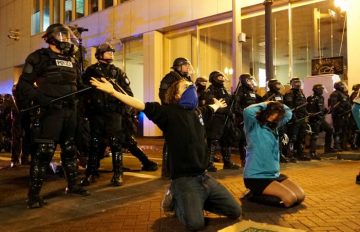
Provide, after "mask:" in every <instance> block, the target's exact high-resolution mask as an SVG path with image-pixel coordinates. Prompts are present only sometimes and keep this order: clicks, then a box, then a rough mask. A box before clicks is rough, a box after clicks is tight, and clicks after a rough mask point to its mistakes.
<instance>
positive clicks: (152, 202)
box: [0, 139, 360, 232]
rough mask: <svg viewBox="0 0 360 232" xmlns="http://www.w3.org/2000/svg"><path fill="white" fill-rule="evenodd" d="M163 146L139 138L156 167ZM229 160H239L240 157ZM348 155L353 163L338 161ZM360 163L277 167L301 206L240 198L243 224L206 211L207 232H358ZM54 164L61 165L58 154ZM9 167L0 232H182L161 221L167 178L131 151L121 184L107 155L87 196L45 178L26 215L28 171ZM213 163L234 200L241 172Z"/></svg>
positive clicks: (0, 201) (0, 186)
mask: <svg viewBox="0 0 360 232" xmlns="http://www.w3.org/2000/svg"><path fill="white" fill-rule="evenodd" d="M162 143H163V141H162V140H161V139H139V144H140V145H141V147H142V148H143V149H144V151H145V152H146V153H147V154H148V155H149V157H150V158H151V159H152V160H154V161H156V162H157V163H158V164H160V165H161V151H162ZM347 154H350V155H351V156H348V155H347ZM233 156H234V160H235V161H236V162H239V159H238V155H236V154H234V155H233ZM347 157H352V160H343V159H339V158H347ZM354 157H355V159H354ZM359 158H360V153H359V151H356V152H347V153H346V154H345V153H340V154H334V155H332V156H327V157H325V158H323V159H322V160H321V161H310V162H306V161H304V162H298V163H290V164H282V165H281V168H282V173H284V174H286V175H288V176H289V177H290V179H291V180H293V181H295V182H296V183H298V184H299V185H300V186H302V187H303V188H304V190H305V193H306V199H305V201H304V202H303V203H302V204H301V205H298V206H295V207H293V208H290V209H284V208H274V207H270V206H263V205H259V204H256V203H252V202H246V201H241V204H242V208H243V215H242V218H241V219H240V220H235V221H234V220H230V219H227V218H225V217H220V216H218V215H214V214H211V213H208V212H205V216H206V219H207V227H206V228H205V229H204V231H218V230H222V231H284V232H285V231H293V230H290V229H297V230H303V231H360V185H357V184H355V177H356V175H357V174H358V173H359V171H360V161H359ZM55 160H56V161H58V160H59V154H58V153H57V154H56V155H55ZM9 163H10V154H9V153H0V232H7V231H39V232H43V231H49V232H50V231H51V232H53V231H59V232H60V231H61V232H64V231H71V232H73V231H75V232H77V231H86V232H93V231H95V232H96V231H105V232H111V231H121V232H127V231H134V232H135V231H161V232H168V231H169V232H172V231H186V230H185V227H184V226H183V225H182V224H180V223H179V222H178V220H177V219H176V218H175V217H174V216H166V215H165V214H164V212H162V210H161V207H160V205H161V200H162V197H163V195H164V192H165V191H166V189H167V188H168V186H169V182H168V180H166V179H164V178H161V174H160V169H161V168H159V170H158V171H155V172H144V171H141V166H140V163H139V162H138V161H137V160H136V158H134V157H132V156H131V155H130V154H126V155H125V159H124V165H125V166H126V167H127V168H128V170H127V171H126V172H125V177H124V181H125V184H124V185H123V186H121V187H113V186H111V185H110V179H111V176H112V173H111V157H108V158H105V159H104V160H102V163H101V169H100V171H101V173H100V178H99V179H98V180H97V182H96V183H94V184H93V185H91V186H89V187H88V189H89V190H90V191H91V195H90V196H88V197H79V196H68V195H65V194H64V189H65V187H66V182H65V180H64V178H63V177H61V176H60V175H54V174H51V173H49V174H48V176H47V180H46V182H45V183H44V186H43V189H42V195H43V196H44V198H45V199H46V200H47V202H48V204H47V205H46V206H45V207H44V208H41V209H31V210H30V209H27V208H26V194H27V185H28V172H29V166H18V167H16V168H10V167H9ZM216 166H217V167H218V168H219V169H220V170H219V171H218V172H217V173H211V174H210V175H212V176H214V177H215V178H216V179H218V180H219V181H220V182H221V183H223V184H224V185H225V186H226V187H227V188H228V189H229V190H230V191H231V193H232V194H233V195H234V196H235V197H236V198H237V199H239V198H240V197H241V196H242V195H243V193H244V192H245V190H246V189H245V187H244V184H243V181H242V170H240V171H239V170H235V171H233V170H222V165H221V164H220V163H217V164H216ZM79 173H80V174H79V176H82V175H83V173H84V169H83V168H80V170H79ZM237 225H238V227H236V226H237ZM260 225H261V226H260ZM231 226H232V227H231ZM239 226H240V227H241V228H242V229H239V228H240V227H239ZM233 228H237V229H233ZM244 228H246V229H244Z"/></svg>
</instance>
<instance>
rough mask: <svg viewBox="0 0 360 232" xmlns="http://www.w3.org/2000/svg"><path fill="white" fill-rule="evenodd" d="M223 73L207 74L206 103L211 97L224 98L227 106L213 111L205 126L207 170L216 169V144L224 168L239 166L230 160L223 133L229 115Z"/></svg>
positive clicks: (225, 137) (228, 101)
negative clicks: (219, 148)
mask: <svg viewBox="0 0 360 232" xmlns="http://www.w3.org/2000/svg"><path fill="white" fill-rule="evenodd" d="M224 81H225V75H224V74H223V73H221V72H219V71H213V72H211V73H210V75H209V82H210V83H211V84H210V86H209V87H208V88H207V89H206V91H205V99H206V104H213V103H214V102H213V98H216V99H218V100H220V99H224V100H225V101H226V103H227V105H228V106H227V107H226V108H223V109H220V110H218V111H216V112H215V114H214V115H213V117H212V118H211V119H210V120H209V122H208V123H207V124H206V125H205V126H206V136H207V139H208V147H209V167H208V171H211V172H215V171H217V169H216V167H215V166H214V156H215V152H216V148H217V146H218V145H220V147H221V155H222V157H223V162H224V169H239V166H238V165H236V164H235V163H233V162H232V161H231V149H230V145H231V144H229V138H228V137H227V136H226V135H225V134H224V129H225V122H226V118H227V117H231V115H230V114H231V112H230V110H229V106H230V104H231V103H230V102H231V95H230V94H229V93H228V92H227V91H226V89H225V87H224Z"/></svg>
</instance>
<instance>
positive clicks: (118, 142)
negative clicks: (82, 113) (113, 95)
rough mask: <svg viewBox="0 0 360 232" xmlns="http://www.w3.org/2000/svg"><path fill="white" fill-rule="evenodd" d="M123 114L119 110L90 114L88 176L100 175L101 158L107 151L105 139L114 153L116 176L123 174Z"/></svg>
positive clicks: (113, 160)
mask: <svg viewBox="0 0 360 232" xmlns="http://www.w3.org/2000/svg"><path fill="white" fill-rule="evenodd" d="M121 117H122V115H121V114H120V113H118V112H105V113H101V114H97V115H91V116H89V121H90V133H91V142H90V143H91V144H90V152H89V158H88V164H87V169H86V176H90V175H98V173H97V171H98V168H99V163H100V158H101V157H102V156H103V154H104V151H105V147H106V146H105V144H104V141H105V140H107V141H108V143H109V146H110V150H111V153H112V164H113V172H114V178H119V177H120V176H121V175H122V172H123V170H122V167H123V162H122V159H123V156H122V146H123V143H124V134H123V131H122V120H121V119H122V118H121Z"/></svg>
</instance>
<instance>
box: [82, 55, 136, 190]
mask: <svg viewBox="0 0 360 232" xmlns="http://www.w3.org/2000/svg"><path fill="white" fill-rule="evenodd" d="M91 77H94V78H97V79H100V78H101V77H105V78H107V79H110V80H111V81H112V82H114V83H116V84H118V85H119V86H121V87H122V89H123V90H124V91H126V93H127V94H128V95H131V96H132V95H133V94H132V92H131V89H130V87H129V85H130V81H129V79H128V77H127V76H126V73H125V72H123V71H122V70H121V69H119V68H117V67H115V66H114V65H113V64H109V63H106V62H98V63H96V64H93V65H91V66H89V67H88V68H87V69H86V70H85V72H84V74H83V76H82V79H83V82H84V84H88V85H90V80H91ZM115 88H116V87H115ZM84 98H85V103H84V104H85V108H86V110H85V111H86V116H87V118H88V119H89V122H90V134H91V142H90V152H89V158H88V164H87V169H86V178H85V179H83V182H82V183H83V185H88V184H89V182H92V181H93V180H94V177H95V176H97V175H98V172H97V170H98V168H99V161H100V159H101V158H102V156H103V153H104V151H105V147H106V146H105V144H104V141H105V140H108V142H109V146H110V150H111V152H112V164H113V172H114V175H113V178H112V180H111V182H112V183H113V184H114V185H121V184H122V173H123V169H122V166H123V165H122V160H123V158H122V157H123V155H122V150H121V149H122V144H123V143H124V141H125V136H124V133H123V125H122V117H123V114H124V113H125V105H124V104H123V103H121V102H119V100H117V99H116V98H114V97H112V96H110V95H108V94H106V93H104V92H102V91H100V90H97V89H92V90H91V91H90V92H88V93H87V94H86V96H84Z"/></svg>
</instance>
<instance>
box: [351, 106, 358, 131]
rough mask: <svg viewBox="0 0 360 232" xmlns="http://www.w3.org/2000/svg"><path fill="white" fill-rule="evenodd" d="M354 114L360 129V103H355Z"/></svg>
mask: <svg viewBox="0 0 360 232" xmlns="http://www.w3.org/2000/svg"><path fill="white" fill-rule="evenodd" d="M352 115H353V117H354V119H355V122H356V125H357V128H358V130H360V104H357V103H354V105H353V107H352Z"/></svg>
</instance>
